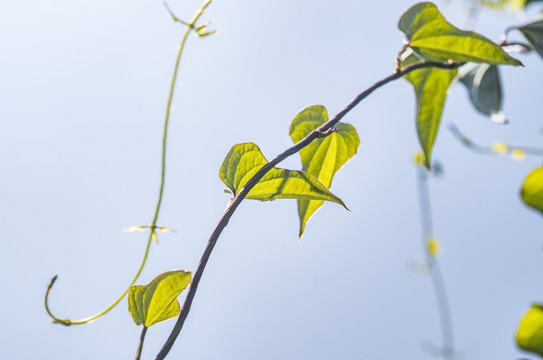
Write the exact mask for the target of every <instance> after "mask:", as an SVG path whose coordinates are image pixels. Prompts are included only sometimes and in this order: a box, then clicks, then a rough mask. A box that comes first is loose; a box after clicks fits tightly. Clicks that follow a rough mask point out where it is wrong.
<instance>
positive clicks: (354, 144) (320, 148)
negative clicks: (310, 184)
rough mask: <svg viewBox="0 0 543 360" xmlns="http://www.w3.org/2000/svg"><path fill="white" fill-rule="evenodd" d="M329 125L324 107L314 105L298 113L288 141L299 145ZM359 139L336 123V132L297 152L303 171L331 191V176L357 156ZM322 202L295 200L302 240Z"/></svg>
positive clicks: (341, 124)
mask: <svg viewBox="0 0 543 360" xmlns="http://www.w3.org/2000/svg"><path fill="white" fill-rule="evenodd" d="M327 121H328V113H327V112H326V109H325V108H324V106H321V105H314V106H310V107H308V108H305V109H304V110H302V111H301V112H299V113H298V114H297V115H296V117H295V118H294V119H293V120H292V124H291V125H290V137H291V138H292V141H293V142H294V143H297V142H299V141H300V140H302V139H303V138H304V137H306V136H307V135H308V134H309V133H310V132H312V131H313V130H315V129H316V128H318V127H319V126H321V125H322V124H324V123H325V122H327ZM358 145H360V139H359V138H358V134H357V133H356V130H355V128H354V127H353V126H352V125H350V124H346V123H339V124H337V125H336V126H335V131H334V132H333V133H332V134H330V135H328V136H327V137H325V138H322V139H316V140H313V142H312V143H311V144H309V145H308V146H307V147H305V148H303V149H302V150H301V151H300V157H301V159H302V170H303V171H305V172H307V173H309V174H311V175H313V176H315V177H316V178H317V179H318V180H319V181H320V182H321V183H322V184H323V185H324V186H326V187H330V185H331V184H332V178H333V177H334V174H335V173H336V172H337V171H338V170H339V169H340V168H341V166H342V165H343V164H345V162H346V161H347V160H349V159H350V158H351V157H353V156H354V154H356V150H357V149H358ZM323 203H324V201H322V200H298V215H299V217H300V230H299V233H298V235H299V236H300V237H301V236H302V234H303V232H304V229H305V224H306V223H307V221H308V220H309V218H310V217H311V215H313V213H314V212H315V211H316V210H317V209H318V208H319V207H321V206H322V205H323Z"/></svg>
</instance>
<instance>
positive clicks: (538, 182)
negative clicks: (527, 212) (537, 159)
mask: <svg viewBox="0 0 543 360" xmlns="http://www.w3.org/2000/svg"><path fill="white" fill-rule="evenodd" d="M520 195H521V196H522V200H524V202H525V203H526V205H528V206H531V207H533V208H534V209H536V210H539V211H540V212H542V213H543V167H539V168H537V169H535V170H533V171H532V172H531V173H529V174H528V176H527V177H526V179H525V180H524V184H523V185H522V189H521V190H520Z"/></svg>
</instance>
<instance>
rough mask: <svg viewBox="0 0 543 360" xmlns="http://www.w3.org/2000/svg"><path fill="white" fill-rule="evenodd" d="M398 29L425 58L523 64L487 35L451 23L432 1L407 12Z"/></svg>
mask: <svg viewBox="0 0 543 360" xmlns="http://www.w3.org/2000/svg"><path fill="white" fill-rule="evenodd" d="M398 27H399V28H400V30H401V31H403V32H404V33H405V35H406V36H407V39H408V40H409V46H410V47H411V48H413V49H414V50H415V51H416V52H417V53H420V54H421V55H422V56H423V57H424V55H430V56H433V57H436V56H437V57H439V58H441V59H442V60H443V61H446V60H454V61H459V62H464V61H471V62H476V63H486V64H493V65H498V64H509V65H522V63H521V62H520V61H518V60H516V59H514V58H512V57H511V56H509V55H508V54H507V53H506V52H505V51H503V49H502V48H501V47H500V46H498V45H497V44H495V43H493V42H492V41H490V40H488V39H487V38H485V37H484V36H482V35H479V34H477V33H475V32H472V31H462V30H459V29H458V28H456V27H454V26H453V25H451V24H449V23H448V22H447V20H445V18H444V17H443V15H441V13H440V12H439V10H438V9H437V7H436V6H435V5H434V4H432V3H430V2H424V3H419V4H416V5H414V6H413V7H411V8H410V9H409V10H407V11H406V12H405V13H404V14H403V15H402V17H401V18H400V21H399V23H398Z"/></svg>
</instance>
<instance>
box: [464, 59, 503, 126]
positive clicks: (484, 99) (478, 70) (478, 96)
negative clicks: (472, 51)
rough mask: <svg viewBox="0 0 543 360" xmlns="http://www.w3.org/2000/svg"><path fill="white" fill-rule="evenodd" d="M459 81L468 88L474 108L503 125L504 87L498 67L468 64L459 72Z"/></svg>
mask: <svg viewBox="0 0 543 360" xmlns="http://www.w3.org/2000/svg"><path fill="white" fill-rule="evenodd" d="M459 73H460V76H459V80H460V82H462V84H464V85H465V86H466V88H467V89H468V92H469V98H470V100H471V103H472V104H473V106H474V107H475V108H476V109H477V110H478V111H479V112H481V113H483V114H485V115H488V116H490V118H491V119H492V121H494V122H497V123H500V124H503V123H505V122H506V121H507V120H506V118H505V115H504V114H503V113H502V111H501V110H502V87H501V81H500V73H499V72H498V67H497V66H496V65H488V64H466V65H464V66H462V68H460V70H459Z"/></svg>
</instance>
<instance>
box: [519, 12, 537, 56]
mask: <svg viewBox="0 0 543 360" xmlns="http://www.w3.org/2000/svg"><path fill="white" fill-rule="evenodd" d="M518 29H519V30H520V32H522V34H523V35H524V37H525V38H526V40H528V42H529V43H530V45H532V46H533V47H534V49H535V51H537V52H538V54H539V55H541V56H542V57H543V17H539V18H538V19H535V20H534V21H532V22H529V23H528V24H526V25H524V26H521V27H519V28H518Z"/></svg>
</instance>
